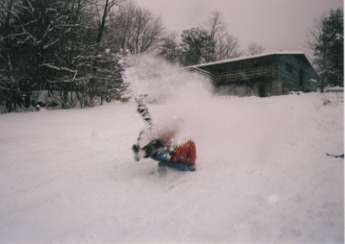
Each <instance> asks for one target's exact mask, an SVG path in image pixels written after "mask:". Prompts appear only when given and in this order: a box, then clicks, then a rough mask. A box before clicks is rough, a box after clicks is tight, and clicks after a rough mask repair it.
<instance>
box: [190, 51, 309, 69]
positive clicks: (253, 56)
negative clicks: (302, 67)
mask: <svg viewBox="0 0 345 244" xmlns="http://www.w3.org/2000/svg"><path fill="white" fill-rule="evenodd" d="M275 54H279V55H304V56H305V53H304V52H299V51H281V52H267V53H262V54H258V55H250V56H242V57H237V58H230V59H225V60H219V61H214V62H209V63H203V64H197V65H191V66H187V67H186V68H200V67H204V66H209V65H215V64H223V63H230V62H235V61H241V60H246V59H254V58H261V57H265V56H270V55H275ZM305 57H306V56H305ZM306 58H307V57H306Z"/></svg>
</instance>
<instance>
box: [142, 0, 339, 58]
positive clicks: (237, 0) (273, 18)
mask: <svg viewBox="0 0 345 244" xmlns="http://www.w3.org/2000/svg"><path fill="white" fill-rule="evenodd" d="M135 1H136V2H137V3H138V4H139V5H141V6H143V7H145V8H147V9H149V10H151V12H152V13H153V14H155V15H158V16H161V17H162V20H163V23H164V25H165V26H166V28H167V29H168V30H169V31H175V32H177V33H178V34H180V32H181V31H182V30H184V29H188V28H190V27H195V26H200V25H203V24H205V23H206V21H207V19H208V18H209V16H210V14H211V13H212V12H213V11H215V10H217V11H220V12H221V13H222V15H223V18H224V21H225V22H226V24H227V25H228V30H229V32H230V33H231V34H233V35H234V36H236V37H237V38H238V39H239V41H240V45H241V48H242V49H246V48H247V46H248V44H249V43H251V42H256V43H258V44H260V45H262V46H264V47H265V48H266V50H268V51H273V50H290V51H291V50H294V51H295V50H301V51H304V52H308V51H309V50H308V48H307V44H306V40H307V34H308V33H309V32H310V30H311V29H312V28H313V26H314V25H315V20H317V19H319V18H320V17H321V16H323V15H325V14H327V12H328V11H329V9H331V8H336V7H343V0H135Z"/></svg>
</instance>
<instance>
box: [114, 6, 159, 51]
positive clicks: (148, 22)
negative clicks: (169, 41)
mask: <svg viewBox="0 0 345 244" xmlns="http://www.w3.org/2000/svg"><path fill="white" fill-rule="evenodd" d="M162 34H163V24H162V21H161V19H160V18H159V17H154V16H153V15H152V14H151V12H150V11H149V10H147V9H144V8H141V7H139V6H137V5H135V4H134V2H132V1H128V2H126V3H125V4H122V5H120V6H119V9H118V11H116V12H113V13H112V14H111V15H110V30H109V45H111V46H112V47H113V48H114V49H115V50H119V49H128V50H130V52H131V53H141V52H145V51H148V50H151V49H155V48H157V47H158V45H157V44H158V43H159V42H160V40H161V37H162Z"/></svg>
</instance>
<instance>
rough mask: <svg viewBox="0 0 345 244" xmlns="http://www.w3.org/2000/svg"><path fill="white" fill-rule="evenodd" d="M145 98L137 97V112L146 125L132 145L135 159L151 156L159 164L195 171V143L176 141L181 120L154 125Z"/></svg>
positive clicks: (173, 119) (174, 119)
mask: <svg viewBox="0 0 345 244" xmlns="http://www.w3.org/2000/svg"><path fill="white" fill-rule="evenodd" d="M144 98H145V97H137V98H136V102H137V104H138V107H137V112H138V113H139V114H140V115H141V117H142V118H143V120H144V122H145V125H146V127H145V128H144V129H142V130H141V131H140V132H139V135H138V138H137V143H136V144H134V145H133V146H132V150H133V152H134V156H135V160H136V161H140V159H141V158H142V157H143V158H151V159H153V160H156V161H158V162H159V164H158V165H159V166H161V167H164V166H167V167H172V168H175V169H177V170H181V171H194V170H195V160H196V146H195V143H194V142H193V141H192V140H188V141H186V142H184V143H181V144H179V145H176V144H175V143H174V141H175V137H176V135H177V131H178V127H179V122H180V121H179V120H178V119H176V118H172V119H171V120H170V121H169V123H165V124H164V126H163V127H164V128H163V129H162V128H160V126H157V125H156V126H153V123H152V119H151V115H150V113H149V110H148V107H147V105H146V103H145V102H144ZM168 124H170V126H169V125H168ZM145 142H146V143H145ZM142 145H144V146H142Z"/></svg>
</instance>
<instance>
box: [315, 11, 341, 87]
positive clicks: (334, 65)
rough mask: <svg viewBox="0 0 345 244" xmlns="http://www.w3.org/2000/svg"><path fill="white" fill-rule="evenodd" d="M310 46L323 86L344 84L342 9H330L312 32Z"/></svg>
mask: <svg viewBox="0 0 345 244" xmlns="http://www.w3.org/2000/svg"><path fill="white" fill-rule="evenodd" d="M311 47H312V49H313V52H314V57H315V60H314V61H315V64H316V65H317V67H318V71H319V73H320V78H321V90H323V88H324V86H327V85H331V86H336V85H339V86H343V85H344V76H343V71H344V53H343V52H344V31H343V10H342V9H336V10H331V11H330V12H329V14H328V16H326V17H324V18H323V19H322V20H321V22H320V24H319V25H318V26H317V28H316V30H314V31H313V32H312V40H311Z"/></svg>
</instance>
